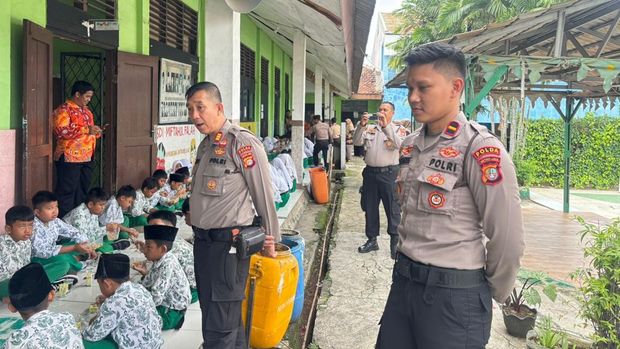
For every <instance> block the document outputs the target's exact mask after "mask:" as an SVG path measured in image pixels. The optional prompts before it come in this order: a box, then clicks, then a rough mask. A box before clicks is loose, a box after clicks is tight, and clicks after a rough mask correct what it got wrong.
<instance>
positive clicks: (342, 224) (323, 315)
mask: <svg viewBox="0 0 620 349" xmlns="http://www.w3.org/2000/svg"><path fill="white" fill-rule="evenodd" d="M347 166H348V169H347V177H345V179H344V187H345V189H344V191H345V192H344V195H343V202H342V207H341V211H340V214H339V218H338V222H337V232H335V235H334V241H333V245H332V249H331V255H330V260H329V265H330V271H329V274H328V276H327V279H326V280H325V284H326V287H325V288H324V290H323V295H322V302H321V303H320V307H319V310H318V313H317V314H318V315H317V320H316V325H315V329H314V337H313V342H314V343H315V344H316V345H317V346H319V347H320V348H321V349H327V348H334V349H345V348H360V349H363V348H374V343H375V339H376V336H377V331H378V326H377V323H378V321H379V318H380V317H381V314H382V312H383V308H384V306H385V301H386V299H387V295H388V292H389V288H390V283H391V272H392V265H393V262H392V260H391V259H390V258H389V237H388V236H387V234H384V233H382V235H381V236H380V238H379V244H380V250H379V251H377V252H372V253H370V254H367V255H361V254H359V253H357V246H359V245H361V244H363V243H364V242H365V240H366V237H365V236H364V234H363V230H364V223H363V222H364V218H363V213H362V212H361V210H360V208H359V194H358V193H357V192H358V188H359V186H360V185H361V169H362V167H363V162H362V161H361V159H359V158H356V159H355V160H353V161H351V162H349V163H348V164H347ZM535 192H536V193H538V194H539V197H542V199H543V200H546V201H548V202H551V203H553V202H554V198H556V200H557V193H556V192H559V193H560V196H559V197H560V198H561V191H556V192H554V191H553V190H541V191H540V193H539V191H538V190H535ZM543 195H545V196H543ZM580 200H584V201H580ZM585 200H588V199H586V198H579V199H575V200H574V207H575V208H585V209H590V210H599V209H600V206H603V207H606V205H609V203H604V204H600V205H599V204H597V203H590V202H589V201H585ZM590 201H592V200H590ZM554 204H556V205H557V202H555V203H554ZM560 208H561V201H560ZM614 210H615V208H614V207H611V208H609V207H606V208H605V216H610V217H611V215H612V214H613V212H614ZM578 213H579V214H580V215H582V216H584V217H586V219H587V220H589V221H592V222H600V223H604V222H606V221H607V218H604V217H601V216H598V215H596V214H594V213H592V212H578ZM523 214H524V221H525V229H526V236H525V239H526V251H525V256H524V259H523V265H524V267H526V268H527V269H530V270H541V271H546V272H548V273H550V274H551V275H553V276H554V277H557V278H560V279H563V280H570V278H569V276H568V274H569V273H570V272H572V271H574V270H575V269H576V268H577V267H579V266H581V265H583V263H584V261H583V257H582V254H581V251H580V247H579V239H578V236H577V232H578V231H579V226H578V224H577V223H575V222H574V219H573V217H574V215H575V213H571V214H564V213H561V212H558V211H554V210H552V209H549V208H546V207H542V206H540V205H538V204H535V203H533V202H530V201H528V202H524V204H523ZM616 216H618V214H616ZM381 220H382V229H381V231H383V232H384V231H385V230H386V229H385V217H384V215H383V213H382V217H381ZM575 299H576V298H575V291H574V290H562V291H561V294H560V295H559V298H558V300H557V301H556V302H555V303H550V302H548V301H546V300H545V301H544V302H543V305H542V306H541V307H540V309H539V311H540V312H541V313H542V314H546V315H551V316H552V317H553V319H554V321H555V322H556V323H558V324H559V325H560V326H561V327H562V328H564V329H569V330H571V331H574V332H579V333H588V331H590V329H589V327H587V326H586V327H585V328H584V326H583V325H584V324H583V321H582V320H580V319H579V318H577V316H576V313H577V311H578V305H577V302H576V301H575ZM524 347H525V342H524V341H523V340H520V339H517V338H514V337H511V336H509V335H508V334H507V333H506V330H505V328H504V324H503V321H502V315H501V311H500V309H499V307H498V306H497V304H494V307H493V326H492V334H491V340H490V341H489V344H488V345H487V348H490V349H503V348H524Z"/></svg>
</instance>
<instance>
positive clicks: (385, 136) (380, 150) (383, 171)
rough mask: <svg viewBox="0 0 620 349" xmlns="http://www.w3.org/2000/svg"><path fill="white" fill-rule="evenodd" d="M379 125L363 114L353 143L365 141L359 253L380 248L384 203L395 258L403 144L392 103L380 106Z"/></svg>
mask: <svg viewBox="0 0 620 349" xmlns="http://www.w3.org/2000/svg"><path fill="white" fill-rule="evenodd" d="M377 116H378V120H377V122H378V124H377V125H369V124H368V120H369V115H368V114H364V116H363V117H362V119H361V120H360V122H359V123H358V124H357V127H356V128H355V132H354V133H353V143H359V142H361V141H363V143H365V144H366V155H365V156H364V161H365V162H366V167H365V168H364V170H363V172H362V176H363V184H362V189H361V193H362V198H361V205H362V210H363V211H364V212H365V213H366V228H365V232H366V237H367V238H368V240H367V241H366V243H365V244H364V245H362V246H360V247H359V248H358V252H360V253H368V252H370V251H376V250H378V249H379V244H378V243H377V237H378V236H379V203H380V202H383V208H384V209H385V215H386V216H387V220H388V227H387V232H388V234H389V235H390V253H391V255H392V258H396V244H397V243H398V232H397V227H398V224H399V223H400V205H399V204H398V201H397V197H396V177H397V175H398V159H399V158H398V154H399V153H398V151H399V148H400V144H401V141H402V140H401V138H400V136H399V135H400V132H399V131H400V127H401V126H397V125H395V124H393V123H392V117H393V116H394V105H393V104H392V103H390V102H384V103H381V105H380V106H379V113H377Z"/></svg>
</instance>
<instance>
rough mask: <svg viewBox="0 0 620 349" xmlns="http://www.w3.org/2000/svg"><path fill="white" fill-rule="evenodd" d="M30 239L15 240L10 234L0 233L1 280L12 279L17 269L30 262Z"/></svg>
mask: <svg viewBox="0 0 620 349" xmlns="http://www.w3.org/2000/svg"><path fill="white" fill-rule="evenodd" d="M31 253H32V243H31V242H30V240H26V241H14V240H13V238H11V236H10V235H8V234H3V235H0V280H7V279H10V278H11V276H13V274H15V272H16V271H18V270H19V269H21V267H23V266H24V265H26V264H28V263H30V254H31Z"/></svg>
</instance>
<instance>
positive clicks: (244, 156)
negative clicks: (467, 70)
mask: <svg viewBox="0 0 620 349" xmlns="http://www.w3.org/2000/svg"><path fill="white" fill-rule="evenodd" d="M237 154H239V157H240V158H241V161H242V163H243V167H244V168H252V167H254V165H256V160H255V159H254V151H252V146H251V145H245V146H243V147H241V148H239V149H238V150H237Z"/></svg>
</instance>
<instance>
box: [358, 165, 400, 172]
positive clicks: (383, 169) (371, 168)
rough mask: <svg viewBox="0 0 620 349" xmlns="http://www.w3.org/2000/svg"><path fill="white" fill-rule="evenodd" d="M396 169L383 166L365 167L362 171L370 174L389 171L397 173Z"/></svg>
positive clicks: (395, 166) (395, 167) (396, 166)
mask: <svg viewBox="0 0 620 349" xmlns="http://www.w3.org/2000/svg"><path fill="white" fill-rule="evenodd" d="M398 168H399V166H398V165H390V166H383V167H374V166H366V167H365V168H364V171H367V172H371V173H384V172H390V171H398Z"/></svg>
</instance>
